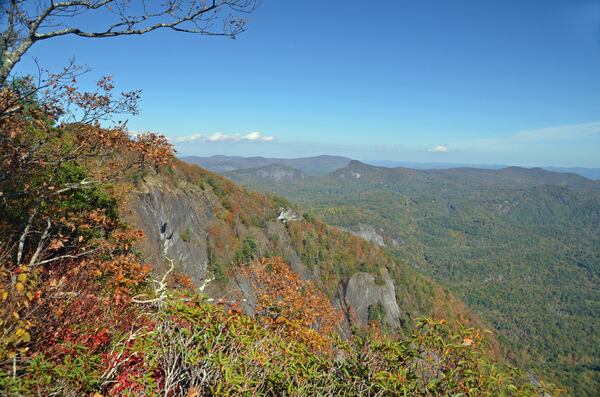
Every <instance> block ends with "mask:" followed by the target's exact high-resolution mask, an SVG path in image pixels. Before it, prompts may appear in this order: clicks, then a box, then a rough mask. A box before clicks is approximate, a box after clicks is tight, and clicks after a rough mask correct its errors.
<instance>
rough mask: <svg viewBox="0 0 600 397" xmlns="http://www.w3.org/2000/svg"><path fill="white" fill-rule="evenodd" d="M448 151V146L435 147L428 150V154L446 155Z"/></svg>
mask: <svg viewBox="0 0 600 397" xmlns="http://www.w3.org/2000/svg"><path fill="white" fill-rule="evenodd" d="M449 150H450V149H448V145H437V146H436V147H434V148H431V149H429V152H432V153H448V151H449Z"/></svg>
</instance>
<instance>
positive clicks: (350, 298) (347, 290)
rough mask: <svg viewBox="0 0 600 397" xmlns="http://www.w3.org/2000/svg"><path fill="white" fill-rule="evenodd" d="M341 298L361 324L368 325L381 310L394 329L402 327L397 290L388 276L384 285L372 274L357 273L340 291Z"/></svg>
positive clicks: (385, 277)
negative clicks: (375, 313)
mask: <svg viewBox="0 0 600 397" xmlns="http://www.w3.org/2000/svg"><path fill="white" fill-rule="evenodd" d="M340 293H341V295H342V296H340V297H339V298H341V299H340V300H341V301H342V302H343V304H344V305H345V306H346V307H347V309H348V312H349V313H350V315H351V316H352V315H354V316H356V320H358V322H359V323H361V324H367V323H368V322H369V321H370V320H372V319H373V318H371V316H372V315H373V312H374V310H379V309H378V308H380V309H381V314H382V315H383V317H384V320H385V322H386V323H387V325H388V326H389V327H391V328H392V329H397V328H399V327H400V318H401V311H400V308H399V307H398V303H397V302H396V288H395V286H394V282H393V281H392V279H391V278H389V276H388V275H387V274H385V275H384V276H383V283H376V281H375V276H373V275H372V274H370V273H364V272H360V273H356V274H354V275H353V276H352V277H350V279H349V280H348V283H347V284H346V285H345V287H343V288H341V289H340V290H339V291H338V294H340Z"/></svg>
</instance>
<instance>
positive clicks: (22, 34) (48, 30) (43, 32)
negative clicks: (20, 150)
mask: <svg viewBox="0 0 600 397" xmlns="http://www.w3.org/2000/svg"><path fill="white" fill-rule="evenodd" d="M257 1H259V0H65V1H55V0H0V26H1V28H0V86H2V85H4V84H5V82H6V80H7V79H8V76H9V75H10V73H11V71H12V69H13V68H14V66H15V64H17V62H19V60H20V59H21V57H22V56H23V55H24V54H25V53H26V52H27V51H28V50H29V48H31V46H32V45H33V44H35V43H36V42H38V41H42V40H47V39H51V38H54V37H59V36H66V35H75V36H79V37H85V38H104V37H117V36H125V35H140V34H145V33H148V32H152V31H154V30H158V29H171V30H174V31H177V32H187V33H196V34H201V35H211V36H227V37H231V38H235V36H236V35H237V34H239V33H241V32H242V31H244V29H245V26H246V18H245V17H244V14H246V13H248V12H251V11H252V10H254V8H255V7H256V5H257Z"/></svg>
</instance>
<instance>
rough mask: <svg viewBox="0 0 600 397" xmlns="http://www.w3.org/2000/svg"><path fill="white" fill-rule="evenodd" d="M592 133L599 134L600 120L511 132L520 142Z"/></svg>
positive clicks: (575, 136) (592, 134) (582, 135)
mask: <svg viewBox="0 0 600 397" xmlns="http://www.w3.org/2000/svg"><path fill="white" fill-rule="evenodd" d="M594 135H600V122H598V121H596V122H593V123H583V124H570V125H557V126H553V127H546V128H538V129H534V130H526V131H519V132H516V133H515V134H513V138H514V139H516V140H518V141H522V142H537V141H563V140H568V139H576V138H585V137H589V136H594Z"/></svg>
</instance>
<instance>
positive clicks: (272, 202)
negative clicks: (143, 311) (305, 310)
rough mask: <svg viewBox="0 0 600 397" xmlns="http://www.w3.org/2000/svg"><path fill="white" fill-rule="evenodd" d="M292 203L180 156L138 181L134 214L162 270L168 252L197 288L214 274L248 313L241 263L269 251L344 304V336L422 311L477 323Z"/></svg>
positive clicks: (217, 286)
mask: <svg viewBox="0 0 600 397" xmlns="http://www.w3.org/2000/svg"><path fill="white" fill-rule="evenodd" d="M290 206H291V205H290V204H289V203H287V202H286V201H285V200H282V199H278V198H274V197H269V196H265V195H263V194H259V193H253V192H248V191H246V190H244V189H242V188H240V187H238V186H237V185H235V184H234V183H232V182H231V181H229V180H227V179H225V178H223V177H220V176H218V175H216V174H213V173H211V172H209V171H206V170H203V169H201V168H199V167H196V166H190V165H187V164H185V163H183V162H177V163H176V166H175V167H174V168H169V169H165V170H161V171H160V172H158V173H156V174H152V175H146V176H144V178H142V179H141V180H139V181H138V182H137V183H136V188H135V190H134V191H132V192H131V194H130V196H129V200H128V203H127V210H126V215H127V218H128V220H129V222H130V223H132V224H133V225H134V226H136V227H137V228H139V229H141V230H142V231H143V232H144V234H145V236H146V237H145V239H144V241H143V242H142V243H141V245H140V249H141V251H142V252H143V253H144V256H145V257H146V258H148V261H149V262H151V263H153V264H155V266H156V268H157V270H156V271H157V272H160V271H161V270H160V269H161V266H162V265H161V264H164V259H165V258H170V259H173V260H174V261H175V263H176V266H177V267H176V269H177V270H178V271H179V272H181V273H185V274H187V275H189V276H190V277H191V278H192V280H193V281H194V282H195V284H196V285H202V284H204V283H205V281H206V280H208V279H214V281H212V282H211V283H209V285H208V287H207V288H206V290H205V291H206V292H207V293H208V294H209V295H211V296H212V297H213V298H214V299H217V300H218V299H239V298H240V297H243V298H242V299H241V300H242V301H244V309H245V310H246V311H247V312H249V313H250V314H252V311H253V305H254V303H253V302H255V297H254V295H253V291H252V287H251V285H250V283H249V282H248V280H246V279H244V278H243V277H242V276H240V275H239V273H240V272H236V268H238V267H239V266H244V263H247V262H248V261H251V260H253V259H256V258H260V257H263V256H281V257H282V258H283V259H284V260H285V261H286V262H287V263H289V264H290V267H291V268H292V270H294V271H295V272H297V273H299V274H300V275H301V277H302V278H305V279H310V280H312V281H313V282H314V283H315V284H316V285H317V286H319V287H320V288H321V289H322V290H323V291H324V292H325V293H326V294H327V295H328V296H329V297H330V299H331V300H332V302H333V303H334V304H335V305H336V306H337V307H339V308H340V309H342V310H343V312H344V313H345V316H346V320H347V321H346V323H345V327H344V328H345V331H346V332H347V331H348V330H350V328H351V327H353V326H358V327H362V326H365V325H366V324H367V323H368V322H369V321H373V320H375V321H378V322H380V323H382V324H385V326H386V327H387V328H388V329H391V330H396V331H401V328H402V326H403V324H407V323H410V322H411V321H412V319H414V318H415V317H417V316H420V315H426V316H432V317H443V318H457V319H460V320H462V321H465V322H467V323H468V322H472V321H477V320H476V319H474V318H473V316H472V315H471V314H470V313H469V312H468V311H467V310H466V309H465V308H464V306H463V305H462V304H461V303H460V302H459V301H457V300H456V299H455V298H454V297H453V296H451V295H450V294H449V293H448V292H447V291H445V290H444V289H443V288H441V287H440V286H439V285H437V284H435V283H434V282H432V281H431V280H429V279H426V278H425V277H422V276H420V275H419V274H417V273H415V271H414V270H413V269H411V268H410V267H409V266H407V265H405V264H403V263H401V262H398V261H395V260H393V259H392V258H390V257H389V256H388V255H386V254H385V253H384V252H383V251H382V250H381V249H380V248H379V247H378V246H377V245H376V244H373V243H371V242H368V241H365V240H363V239H361V238H358V237H355V236H353V235H351V234H349V233H346V232H343V231H341V230H338V229H335V228H332V227H330V226H327V225H325V224H324V223H322V222H320V221H319V220H317V219H314V218H312V217H310V216H309V215H306V214H298V213H295V215H296V219H287V218H286V219H281V214H282V210H289V208H290ZM283 212H286V211H283ZM292 212H294V211H292Z"/></svg>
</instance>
